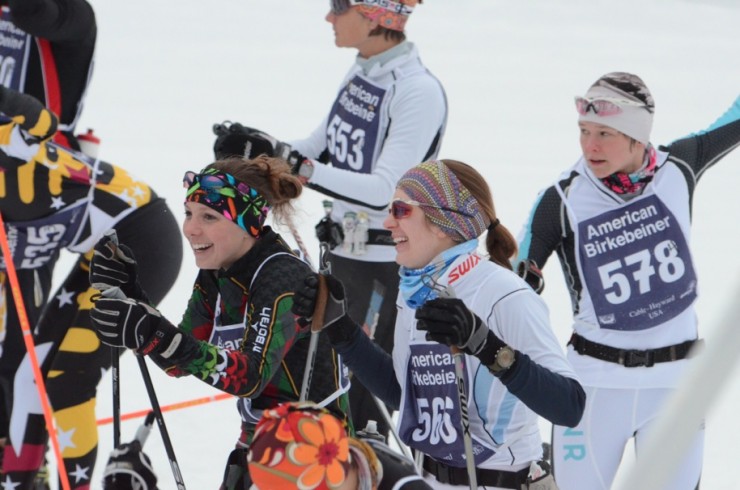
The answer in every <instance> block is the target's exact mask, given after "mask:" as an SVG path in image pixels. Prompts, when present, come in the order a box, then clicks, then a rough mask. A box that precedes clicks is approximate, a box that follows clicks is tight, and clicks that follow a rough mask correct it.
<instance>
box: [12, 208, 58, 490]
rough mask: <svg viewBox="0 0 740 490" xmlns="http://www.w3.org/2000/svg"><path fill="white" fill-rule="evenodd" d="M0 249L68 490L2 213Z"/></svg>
mask: <svg viewBox="0 0 740 490" xmlns="http://www.w3.org/2000/svg"><path fill="white" fill-rule="evenodd" d="M0 248H2V251H3V257H4V258H5V269H6V271H7V273H8V279H9V280H10V289H11V290H12V292H13V300H14V301H15V308H16V311H17V312H18V321H19V323H20V324H21V331H22V333H23V342H24V343H25V344H26V351H27V352H28V360H29V361H30V363H31V369H32V370H33V378H34V381H35V382H36V389H37V390H38V394H39V399H40V401H41V407H42V409H43V412H44V421H45V422H46V430H47V431H48V432H49V439H51V445H52V447H53V449H54V457H55V458H56V460H57V471H58V472H59V479H60V480H61V484H62V488H63V489H64V490H70V486H69V476H68V475H67V469H66V468H65V466H64V459H63V458H62V451H61V449H60V447H59V439H58V438H57V431H56V427H55V425H54V417H53V416H52V412H51V406H50V405H49V400H48V397H47V393H46V385H45V384H44V377H43V375H42V374H41V367H40V366H39V360H38V357H37V356H36V346H35V345H34V342H33V333H32V330H31V325H30V323H29V321H28V314H27V313H26V307H25V304H24V303H23V295H22V293H21V285H20V282H19V281H18V274H17V273H16V270H15V264H14V263H13V254H12V253H11V251H10V244H9V243H8V235H7V234H6V233H5V222H4V221H3V217H2V213H0ZM5 450H6V451H8V450H11V451H12V450H13V449H12V448H5Z"/></svg>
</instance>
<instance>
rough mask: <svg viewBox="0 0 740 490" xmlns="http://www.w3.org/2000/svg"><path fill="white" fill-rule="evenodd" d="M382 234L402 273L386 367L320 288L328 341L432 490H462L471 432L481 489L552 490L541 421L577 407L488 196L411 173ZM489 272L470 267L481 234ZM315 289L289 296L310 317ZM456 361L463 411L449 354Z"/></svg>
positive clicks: (421, 168)
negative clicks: (388, 410)
mask: <svg viewBox="0 0 740 490" xmlns="http://www.w3.org/2000/svg"><path fill="white" fill-rule="evenodd" d="M385 226H386V228H388V229H389V230H390V231H391V233H392V237H393V240H394V242H395V243H396V247H395V248H396V253H397V255H396V261H397V262H398V263H399V264H400V265H401V269H400V274H401V283H400V293H399V296H398V299H397V302H396V306H397V308H398V316H397V320H396V326H395V337H394V347H393V355H392V357H391V356H388V355H387V354H385V353H384V352H382V351H380V350H379V349H378V348H377V347H375V346H374V345H372V344H371V343H370V342H368V341H367V340H366V339H365V337H364V335H362V334H361V333H360V329H359V327H358V326H357V325H356V324H355V323H354V322H353V321H352V320H351V318H350V317H349V316H347V315H346V313H345V310H344V307H343V290H342V287H341V283H340V282H339V281H338V280H336V279H335V278H333V277H332V276H328V278H327V279H328V280H327V284H328V287H329V291H330V293H331V294H330V301H329V302H328V305H327V312H326V317H325V324H326V325H327V328H326V331H327V333H328V336H329V339H330V340H331V342H332V344H333V345H334V347H335V349H336V350H337V351H338V352H341V353H342V358H343V359H344V360H345V362H346V363H347V364H348V365H349V366H350V369H352V370H353V372H354V373H355V375H356V376H357V377H358V378H359V379H360V380H361V381H362V383H363V384H364V385H365V386H367V387H368V388H369V389H370V390H371V391H372V392H373V393H374V394H375V395H377V396H379V397H380V398H381V399H383V400H384V401H385V402H386V403H388V404H389V405H392V406H394V407H399V414H400V417H399V421H398V432H399V435H400V437H401V439H402V440H403V441H404V442H405V443H406V444H408V445H409V446H411V447H413V448H414V449H416V450H417V451H420V452H422V453H423V454H424V461H423V467H424V470H425V476H426V478H427V480H428V481H429V482H430V483H431V484H432V485H433V486H434V487H435V488H455V487H466V486H468V485H469V476H468V471H469V470H467V469H466V457H465V453H466V450H465V447H464V446H465V444H464V435H463V433H464V428H463V423H464V420H465V414H466V413H467V417H468V420H469V428H470V436H471V439H472V441H471V442H472V453H473V454H474V455H475V456H474V460H475V467H476V468H475V470H476V479H477V482H478V484H479V485H480V486H481V487H484V488H516V489H520V488H522V486H523V485H527V483H531V482H532V481H538V483H540V485H541V487H540V486H538V487H537V488H547V489H550V488H555V487H554V483H553V482H552V481H551V480H552V477H551V476H550V475H549V474H548V470H547V466H546V465H545V464H543V463H542V462H540V459H541V458H542V447H541V442H542V441H541V439H540V435H539V428H538V423H537V416H538V415H541V416H543V417H545V418H546V419H548V420H550V421H551V422H553V423H557V424H562V425H570V426H573V425H576V424H577V423H578V421H579V420H580V418H581V414H582V413H583V408H584V405H585V396H584V392H583V389H582V388H581V386H580V384H579V382H578V380H577V379H576V375H575V374H574V372H573V370H572V369H571V367H570V366H569V364H568V362H567V361H566V359H565V355H564V353H563V350H562V349H561V348H560V346H559V345H558V342H557V339H556V338H555V335H554V333H553V332H552V329H551V327H550V323H549V319H548V312H547V308H546V306H545V304H544V302H543V301H542V300H541V299H540V298H539V297H538V296H537V295H536V294H535V293H534V291H532V289H531V288H530V287H529V286H528V285H527V284H526V283H525V282H524V281H523V280H522V279H521V278H519V277H517V275H516V274H514V273H513V272H512V271H511V266H510V263H509V260H510V258H511V257H512V256H513V255H514V254H515V253H516V242H515V241H514V238H513V237H512V236H511V234H510V233H509V231H508V230H507V229H506V228H505V227H504V226H503V225H502V224H501V223H500V221H499V220H498V219H497V218H496V213H495V210H494V206H493V200H492V197H491V193H490V190H489V188H488V185H487V184H486V182H485V181H484V180H483V178H482V177H481V175H480V174H479V173H478V172H477V171H476V170H475V169H473V168H472V167H470V166H469V165H466V164H464V163H461V162H457V161H454V160H441V161H429V162H425V163H422V164H420V165H417V166H416V167H414V168H412V169H411V170H409V171H408V172H406V173H405V174H404V176H403V177H402V178H401V180H400V181H399V183H398V185H397V187H396V192H395V194H394V200H393V201H392V203H391V209H390V214H389V216H388V217H387V218H386V220H385ZM486 232H487V234H486V241H485V247H486V250H487V252H488V257H487V258H488V259H489V260H486V257H485V256H483V255H481V254H479V252H478V251H477V249H478V237H480V236H481V235H482V234H483V233H486ZM317 282H318V281H317V278H316V276H315V275H310V276H308V277H307V278H306V280H305V284H304V287H303V289H299V290H298V291H297V292H296V300H295V306H294V308H295V309H294V311H295V312H296V313H298V314H301V315H310V314H311V312H312V311H313V310H312V309H311V308H312V307H313V303H314V302H315V301H314V298H315V297H316V287H315V285H316V284H317ZM451 347H453V348H454V349H459V350H462V351H463V352H464V358H463V365H464V372H463V379H464V386H465V388H466V391H465V393H464V394H465V395H466V396H465V397H464V398H467V406H466V407H462V408H461V404H460V401H459V400H460V398H459V397H458V391H457V390H458V383H457V381H456V374H455V369H454V362H453V355H452V350H451V349H450V348H451Z"/></svg>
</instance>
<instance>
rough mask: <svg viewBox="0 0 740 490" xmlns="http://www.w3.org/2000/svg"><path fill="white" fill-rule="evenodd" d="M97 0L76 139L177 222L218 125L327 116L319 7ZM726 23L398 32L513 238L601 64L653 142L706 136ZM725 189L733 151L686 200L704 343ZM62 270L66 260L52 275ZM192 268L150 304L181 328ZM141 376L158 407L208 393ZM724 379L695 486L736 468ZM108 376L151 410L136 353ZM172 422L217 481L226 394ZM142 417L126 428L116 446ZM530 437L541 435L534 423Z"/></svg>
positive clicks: (102, 399)
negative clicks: (142, 186)
mask: <svg viewBox="0 0 740 490" xmlns="http://www.w3.org/2000/svg"><path fill="white" fill-rule="evenodd" d="M91 1H92V4H93V6H94V8H95V10H96V13H97V19H98V26H99V38H98V51H97V65H96V67H95V72H94V75H93V79H92V83H91V86H90V89H89V96H88V98H87V105H86V108H85V111H84V113H83V118H82V121H81V124H80V126H79V130H80V131H84V130H85V129H86V128H88V127H91V128H94V129H95V131H96V133H97V134H98V135H99V136H100V137H101V139H102V147H101V157H102V158H103V159H105V160H108V161H110V162H112V163H116V164H119V165H122V166H124V167H125V168H127V169H129V170H130V171H131V172H133V173H134V174H135V175H137V176H139V177H140V178H142V179H144V180H146V181H147V182H149V183H150V184H152V185H153V186H154V187H155V189H156V190H157V192H159V193H160V194H162V195H164V196H166V197H167V198H168V201H169V203H170V206H171V207H172V208H173V209H174V210H175V211H176V213H177V214H180V215H181V207H180V206H181V204H180V203H181V202H182V199H183V190H182V185H181V176H182V175H183V173H184V172H185V171H186V170H198V169H200V168H201V167H202V166H204V165H205V164H207V163H209V162H210V160H211V158H212V154H211V146H212V143H213V135H212V133H211V125H212V124H213V123H215V122H220V121H222V120H224V119H230V120H236V121H240V122H242V123H244V124H247V125H251V126H255V127H258V128H260V129H263V130H265V131H268V132H271V133H273V134H274V135H275V136H277V137H279V138H281V139H291V138H299V137H303V136H305V135H307V134H308V133H309V132H310V131H311V130H312V129H313V128H314V127H315V125H317V124H318V123H319V121H320V120H321V118H322V117H323V115H324V114H325V112H326V111H327V110H328V109H329V105H330V104H331V102H332V100H333V97H334V95H335V92H336V90H337V87H338V84H339V82H340V80H341V78H342V76H343V75H344V73H345V71H346V70H347V69H348V67H349V66H350V64H351V63H352V61H353V58H354V56H355V51H354V50H347V49H337V48H336V47H335V46H334V43H333V33H332V29H331V26H330V25H329V24H328V23H326V22H325V21H324V20H323V18H324V15H325V14H326V12H327V10H328V5H327V3H326V2H324V1H321V0H269V1H254V0H246V1H236V0H210V1H209V2H202V1H194V0H157V1H152V2H115V1H110V0H105V1H104V0H91ZM738 26H740V4H739V3H738V2H737V0H648V1H646V0H621V1H619V2H612V1H608V0H560V1H553V0H530V1H525V2H514V1H502V0H427V1H426V2H425V3H424V4H422V5H420V6H418V8H417V9H416V11H415V13H414V14H413V16H412V18H411V20H410V21H409V24H408V28H407V33H408V34H409V38H410V39H411V40H412V41H414V42H416V43H417V45H418V46H419V48H420V51H421V56H422V59H423V61H424V62H425V63H426V65H427V66H428V67H429V68H430V69H431V70H432V71H433V72H434V73H435V74H436V75H437V76H438V77H439V79H440V80H441V81H442V82H443V84H444V85H445V88H446V90H447V95H448V98H449V105H450V113H449V125H448V131H447V134H446V137H445V140H444V142H443V146H442V151H441V157H444V158H454V159H458V160H462V161H465V162H467V163H470V164H473V165H475V166H476V167H477V168H478V169H479V170H480V171H481V172H482V173H483V174H484V175H485V176H486V177H487V179H488V181H489V184H490V185H491V187H492V189H493V192H494V199H495V202H496V205H497V211H498V215H499V217H500V219H501V221H502V223H503V224H504V225H506V226H507V227H509V228H510V229H511V230H512V231H513V232H514V233H515V234H516V233H518V231H519V229H520V227H521V225H522V224H523V222H524V221H525V219H526V216H527V213H528V212H529V209H530V206H531V204H532V202H533V200H534V198H535V195H536V193H537V191H538V190H540V189H541V188H543V187H545V186H547V185H549V184H550V183H551V182H552V181H553V179H554V178H555V177H556V176H557V175H558V174H559V173H560V172H561V171H562V170H564V169H565V168H566V167H568V166H570V165H571V164H572V163H573V162H574V161H575V159H576V158H577V157H578V156H579V146H578V135H577V130H576V115H575V111H574V110H573V102H572V100H573V99H572V97H573V96H574V95H576V94H582V93H583V92H585V90H586V89H587V88H588V86H589V85H590V84H591V83H592V82H593V81H594V80H595V79H596V78H598V77H599V76H601V75H602V74H604V73H607V72H610V71H617V70H619V71H630V72H634V73H637V74H639V75H640V76H641V77H642V78H643V79H644V80H645V81H646V83H647V84H648V86H649V87H650V89H651V90H652V92H653V96H654V97H655V100H656V103H657V113H656V116H655V124H654V130H653V138H652V141H653V142H655V143H669V142H670V141H673V140H674V139H676V138H678V137H680V136H684V135H686V134H688V133H690V132H693V131H696V130H699V129H703V128H705V127H706V126H707V125H709V124H710V123H711V122H713V121H714V120H715V119H716V118H717V117H718V116H719V115H720V114H722V113H723V112H724V111H725V109H726V108H727V107H728V106H729V104H730V103H731V102H732V101H733V100H734V99H735V97H736V96H737V95H738V93H740V90H738V89H739V88H740V83H738V82H739V81H740V62H739V60H740V29H739V28H738ZM738 182H740V151H736V152H735V153H734V154H731V155H730V156H728V157H726V158H725V159H724V160H723V161H722V162H721V163H720V164H719V165H718V166H717V167H716V168H713V169H711V170H710V171H709V172H707V174H706V176H705V177H704V178H703V179H702V181H701V185H699V187H698V191H697V193H696V197H695V206H694V222H695V224H694V235H693V239H692V245H693V251H694V259H695V261H696V266H697V269H698V273H699V275H700V279H701V282H700V286H701V288H700V298H699V300H698V304H697V308H698V313H699V318H700V331H701V334H702V335H703V336H704V337H706V338H707V340H708V341H709V342H712V341H721V339H715V338H714V337H712V332H713V330H715V329H716V327H717V323H718V322H719V320H720V318H721V317H722V314H723V312H724V311H725V310H726V305H727V304H729V303H730V302H731V301H736V296H737V292H740V289H738V287H737V286H738V283H739V282H738V279H737V277H736V276H735V274H737V272H738V271H739V270H740V258H738V254H737V253H736V252H735V250H736V249H737V247H738V245H740V227H738V222H737V219H738V212H737V209H738V205H739V202H738V191H737V183H738ZM321 199H322V196H320V195H319V194H317V193H315V192H313V191H307V192H306V193H305V196H303V197H302V198H301V201H300V207H301V211H302V212H301V215H300V217H299V218H300V221H299V230H300V233H301V235H302V238H303V240H304V241H305V242H306V243H307V245H308V247H309V253H313V254H314V255H316V254H317V253H318V243H317V242H316V240H315V238H314V236H313V224H314V223H315V222H316V221H317V220H318V219H319V218H320V216H321V215H322V208H321V204H320V201H321ZM284 235H285V236H286V237H288V238H289V236H290V235H289V233H288V232H287V230H286V231H285V232H284ZM152 246H166V244H161V243H157V244H152ZM69 264H71V259H70V258H69V257H66V256H65V257H64V258H63V261H62V263H60V265H59V266H58V269H57V280H60V279H61V278H62V277H63V273H64V270H65V268H67V267H68V265H69ZM194 276H195V266H194V263H193V261H192V256H191V255H190V253H189V252H188V251H187V250H186V252H185V260H184V263H183V269H182V273H181V276H180V279H179V280H178V282H177V284H176V286H175V288H174V289H173V290H172V291H171V292H170V294H169V295H168V297H167V298H166V299H165V301H164V302H163V303H162V304H161V310H162V311H163V313H164V314H165V315H166V316H167V317H169V318H170V319H171V320H172V321H174V322H177V321H178V320H179V319H180V315H181V313H182V311H183V310H184V305H185V302H186V300H187V298H188V297H189V292H190V288H191V285H192V280H193V278H194ZM545 276H546V279H547V287H546V289H545V293H544V298H545V300H546V301H547V303H548V305H549V307H550V311H551V318H552V323H553V327H554V329H555V331H556V333H557V335H558V337H559V338H560V339H562V342H563V345H564V344H565V341H566V339H567V337H568V336H569V334H570V301H569V298H568V296H567V294H566V292H565V289H564V286H563V280H562V276H561V273H560V268H559V265H557V261H556V260H555V259H554V258H553V259H552V260H551V261H550V262H549V263H548V266H547V267H546V268H545ZM149 366H150V372H151V373H152V377H153V378H154V383H155V386H156V389H157V393H158V396H159V402H160V404H162V405H167V404H169V403H175V402H179V401H182V400H187V399H190V398H195V397H200V396H207V395H213V394H216V392H215V391H214V390H213V389H211V388H210V387H208V386H206V385H204V384H203V383H200V382H198V381H196V380H192V379H179V380H178V379H170V378H168V377H167V376H165V375H163V374H162V373H161V372H160V371H159V370H158V369H157V368H156V367H155V366H154V365H153V364H151V363H150V364H149ZM726 375H727V376H733V380H732V381H731V382H730V383H728V387H729V389H727V390H726V392H725V393H724V395H723V396H722V397H721V399H720V401H719V403H717V404H716V406H714V407H712V409H711V411H710V413H709V417H708V419H707V438H706V452H705V463H704V477H703V481H702V487H703V488H708V489H729V488H733V487H734V485H736V483H735V481H736V478H732V477H729V476H730V475H731V474H733V473H734V471H732V470H731V468H734V467H735V466H736V464H737V454H738V450H737V449H736V448H737V447H738V442H737V438H738V435H740V418H738V417H737V416H736V412H737V411H738V409H739V408H740V384H739V383H738V382H737V371H736V370H734V369H730V366H728V369H727V372H726ZM707 382H712V380H707ZM121 383H122V410H123V412H124V413H126V412H129V411H134V410H140V409H143V408H145V407H146V406H147V403H148V399H147V395H146V391H145V389H144V386H143V383H142V381H141V376H140V374H139V371H138V367H137V366H136V363H135V362H134V359H133V356H131V355H130V354H126V355H125V356H124V357H123V359H122V373H121ZM110 386H111V385H110V376H109V375H106V377H105V378H104V380H103V382H102V383H101V385H100V389H99V396H98V415H99V417H108V416H110V415H111V396H110V393H111V388H110ZM165 419H166V422H167V428H168V430H169V434H170V437H171V439H172V441H173V444H174V447H175V452H176V455H177V459H178V462H179V464H180V467H181V468H182V473H183V478H184V480H185V483H186V485H187V487H188V488H190V489H196V490H200V489H205V488H217V487H218V484H219V482H220V478H221V475H222V471H223V467H224V463H225V458H226V456H227V454H228V453H229V451H230V450H231V448H232V447H233V444H234V441H235V438H236V437H237V435H238V433H239V418H238V415H237V413H236V409H235V407H234V403H233V402H232V401H220V402H214V403H210V404H207V405H201V406H198V407H193V408H188V409H184V410H178V411H172V412H167V413H166V414H165ZM140 421H141V419H139V420H138V421H130V422H124V423H123V428H122V431H123V439H124V440H128V439H130V438H132V437H133V435H134V432H135V430H136V428H137V427H138V424H139V423H140ZM542 432H543V436H544V437H545V438H546V439H549V426H548V424H546V423H544V422H543V423H542ZM100 441H101V442H100V454H99V458H98V467H97V468H96V471H95V474H94V476H93V481H94V482H95V484H94V485H93V487H94V488H95V487H97V488H99V487H100V484H99V482H100V475H101V474H102V467H103V465H104V462H105V460H106V459H107V456H108V451H109V450H110V449H111V444H112V442H111V441H112V430H111V426H110V425H106V426H103V427H102V428H101V430H100ZM666 444H670V441H666ZM145 449H146V452H147V453H148V454H149V455H150V456H151V457H152V459H153V462H154V465H155V468H156V470H157V473H158V475H159V480H160V488H162V489H170V488H175V485H174V479H173V477H172V473H171V471H170V469H169V467H168V461H167V457H166V453H165V450H164V447H163V446H162V443H161V439H160V437H159V434H157V432H156V429H155V430H154V431H153V432H152V435H151V436H150V438H149V441H148V442H147V444H146V447H145ZM626 459H627V461H628V462H629V459H630V456H629V452H628V457H627V458H626Z"/></svg>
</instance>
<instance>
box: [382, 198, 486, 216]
mask: <svg viewBox="0 0 740 490" xmlns="http://www.w3.org/2000/svg"><path fill="white" fill-rule="evenodd" d="M414 206H418V207H421V208H433V209H441V210H443V211H449V212H451V213H457V214H462V215H463V216H467V217H469V218H472V215H470V214H468V213H463V212H462V211H458V210H457V209H451V208H446V207H444V206H437V205H436V204H426V203H423V202H419V201H405V200H403V199H396V200H394V201H393V202H392V203H391V206H390V207H389V208H388V214H390V215H391V216H393V219H404V218H408V217H409V216H411V212H412V211H413V210H414Z"/></svg>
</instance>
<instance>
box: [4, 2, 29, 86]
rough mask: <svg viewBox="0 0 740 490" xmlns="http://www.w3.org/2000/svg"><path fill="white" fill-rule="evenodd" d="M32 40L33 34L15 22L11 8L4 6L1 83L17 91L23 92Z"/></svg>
mask: <svg viewBox="0 0 740 490" xmlns="http://www.w3.org/2000/svg"><path fill="white" fill-rule="evenodd" d="M31 42H33V40H32V38H31V36H30V35H28V34H26V33H25V32H23V31H22V30H20V29H18V28H17V27H16V26H15V24H13V21H12V20H11V15H10V10H9V9H8V8H7V7H2V12H1V13H0V84H2V85H4V86H5V87H8V88H10V89H13V90H15V91H17V92H23V85H24V84H25V80H24V77H25V74H26V70H27V66H26V64H27V62H28V53H29V52H30V49H31V46H30V43H31Z"/></svg>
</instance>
